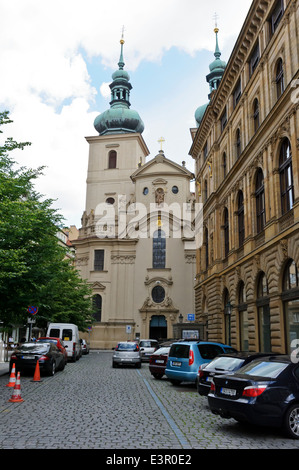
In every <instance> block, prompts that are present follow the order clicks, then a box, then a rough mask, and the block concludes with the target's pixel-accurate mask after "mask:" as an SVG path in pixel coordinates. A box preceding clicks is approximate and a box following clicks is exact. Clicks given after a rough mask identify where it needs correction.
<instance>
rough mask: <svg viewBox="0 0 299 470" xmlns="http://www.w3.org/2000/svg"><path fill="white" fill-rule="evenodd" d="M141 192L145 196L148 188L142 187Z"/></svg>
mask: <svg viewBox="0 0 299 470" xmlns="http://www.w3.org/2000/svg"><path fill="white" fill-rule="evenodd" d="M143 194H144V196H146V195H147V194H148V188H144V189H143Z"/></svg>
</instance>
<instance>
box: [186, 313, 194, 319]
mask: <svg viewBox="0 0 299 470" xmlns="http://www.w3.org/2000/svg"><path fill="white" fill-rule="evenodd" d="M187 319H188V321H195V313H188V315H187Z"/></svg>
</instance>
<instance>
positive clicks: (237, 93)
mask: <svg viewBox="0 0 299 470" xmlns="http://www.w3.org/2000/svg"><path fill="white" fill-rule="evenodd" d="M241 95H242V90H241V79H239V80H238V83H237V85H236V88H235V89H234V93H233V98H234V108H235V107H236V106H237V104H238V103H239V101H240V99H241Z"/></svg>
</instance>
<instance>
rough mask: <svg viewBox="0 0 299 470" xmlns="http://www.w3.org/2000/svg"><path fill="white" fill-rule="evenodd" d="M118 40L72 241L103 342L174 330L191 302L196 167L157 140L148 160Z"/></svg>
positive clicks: (94, 341) (99, 344) (97, 339)
mask: <svg viewBox="0 0 299 470" xmlns="http://www.w3.org/2000/svg"><path fill="white" fill-rule="evenodd" d="M123 44H124V41H123V40H121V55H120V60H119V64H118V66H119V69H118V70H117V71H116V72H114V74H113V75H112V79H113V81H112V83H111V84H110V88H111V102H110V109H108V110H107V111H105V112H104V113H102V114H100V115H99V116H98V117H97V118H96V120H95V122H94V126H95V129H96V131H97V135H95V136H92V137H87V142H88V144H89V161H88V173H87V190H86V206H85V211H84V213H83V216H82V227H81V228H80V229H79V237H78V238H77V240H73V242H72V243H73V245H74V246H75V247H76V266H77V268H78V270H79V271H80V273H81V276H82V277H83V278H84V279H87V280H88V282H89V284H90V285H91V286H92V289H93V295H94V302H95V307H96V313H95V323H94V324H93V326H92V330H91V333H90V337H89V340H90V345H91V348H102V349H105V348H112V347H114V346H115V345H116V342H117V341H119V340H128V339H134V338H136V337H140V338H158V339H166V338H172V337H174V335H175V332H174V329H175V325H177V324H178V323H179V320H181V321H182V320H183V321H184V320H186V319H187V314H188V313H193V314H194V309H195V306H194V290H193V289H194V279H195V274H196V273H195V267H196V261H195V260H196V254H195V248H194V237H193V230H192V221H193V217H194V201H195V195H194V193H192V192H190V182H191V180H194V174H193V173H192V172H190V171H189V170H188V169H187V168H186V166H185V164H184V162H183V163H182V165H178V164H177V163H175V162H173V161H171V160H170V159H168V158H166V156H165V155H164V152H163V150H162V147H161V150H160V151H159V153H158V155H157V156H156V157H155V158H152V159H151V160H149V161H146V158H147V157H148V156H149V150H148V148H147V145H146V143H145V141H144V139H143V137H142V132H143V130H144V125H143V122H142V120H141V118H140V116H139V114H138V113H137V112H136V111H134V110H132V109H131V108H130V101H129V98H130V91H131V88H132V85H131V83H130V81H129V75H128V73H127V72H126V71H125V70H124V65H125V64H124V60H123Z"/></svg>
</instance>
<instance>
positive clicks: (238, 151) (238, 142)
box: [236, 129, 241, 159]
mask: <svg viewBox="0 0 299 470" xmlns="http://www.w3.org/2000/svg"><path fill="white" fill-rule="evenodd" d="M236 156H237V159H238V158H240V156H241V131H240V129H237V132H236Z"/></svg>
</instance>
